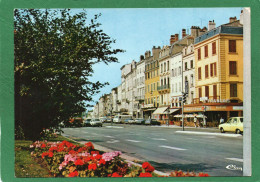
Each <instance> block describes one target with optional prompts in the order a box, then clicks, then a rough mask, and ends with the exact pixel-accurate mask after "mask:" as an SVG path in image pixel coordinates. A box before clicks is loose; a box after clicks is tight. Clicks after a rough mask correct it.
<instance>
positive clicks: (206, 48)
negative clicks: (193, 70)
mask: <svg viewBox="0 0 260 182" xmlns="http://www.w3.org/2000/svg"><path fill="white" fill-rule="evenodd" d="M204 51H205V57H208V45H206V46H205V47H204Z"/></svg>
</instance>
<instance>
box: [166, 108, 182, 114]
mask: <svg viewBox="0 0 260 182" xmlns="http://www.w3.org/2000/svg"><path fill="white" fill-rule="evenodd" d="M178 110H180V109H170V111H169V114H172V113H174V112H176V111H178ZM164 114H167V112H166V111H164Z"/></svg>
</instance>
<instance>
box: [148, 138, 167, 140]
mask: <svg viewBox="0 0 260 182" xmlns="http://www.w3.org/2000/svg"><path fill="white" fill-rule="evenodd" d="M151 139H152V140H166V139H165V138H151Z"/></svg>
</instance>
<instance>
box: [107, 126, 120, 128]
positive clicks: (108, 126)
mask: <svg viewBox="0 0 260 182" xmlns="http://www.w3.org/2000/svg"><path fill="white" fill-rule="evenodd" d="M106 127H107V128H124V127H122V126H106Z"/></svg>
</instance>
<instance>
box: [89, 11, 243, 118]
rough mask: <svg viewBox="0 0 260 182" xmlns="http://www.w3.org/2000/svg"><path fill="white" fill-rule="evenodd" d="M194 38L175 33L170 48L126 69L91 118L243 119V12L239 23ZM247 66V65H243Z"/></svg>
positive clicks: (196, 31)
mask: <svg viewBox="0 0 260 182" xmlns="http://www.w3.org/2000/svg"><path fill="white" fill-rule="evenodd" d="M215 25H216V24H215V22H214V20H213V21H209V22H208V27H204V28H200V27H198V26H192V27H191V28H190V34H186V30H185V29H182V35H181V37H180V35H178V34H175V35H171V37H170V41H169V45H165V46H163V47H155V46H154V47H153V48H152V51H146V52H145V54H144V55H141V56H140V60H139V61H138V62H136V61H134V60H133V61H132V62H131V63H130V64H126V65H123V66H122V67H121V84H120V85H119V86H118V87H115V88H113V89H112V91H111V93H109V94H105V95H103V96H102V97H100V99H99V101H98V102H97V103H96V105H95V106H94V110H93V114H92V115H93V116H92V117H102V116H110V115H117V114H128V115H132V116H133V117H134V118H156V119H158V120H159V121H161V122H163V123H164V122H165V121H166V119H168V115H170V118H169V119H170V120H171V121H176V120H178V118H179V114H180V113H181V109H182V105H181V104H182V102H181V97H182V94H183V92H187V100H186V103H185V104H184V106H183V107H184V109H183V112H184V114H185V116H186V117H194V114H197V115H205V116H206V118H207V122H218V121H219V119H220V118H221V117H222V118H224V119H227V118H229V117H231V116H242V115H243V11H241V15H240V20H237V18H236V17H230V19H229V23H227V24H223V25H220V26H218V27H216V26H215ZM244 64H246V63H244Z"/></svg>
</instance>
